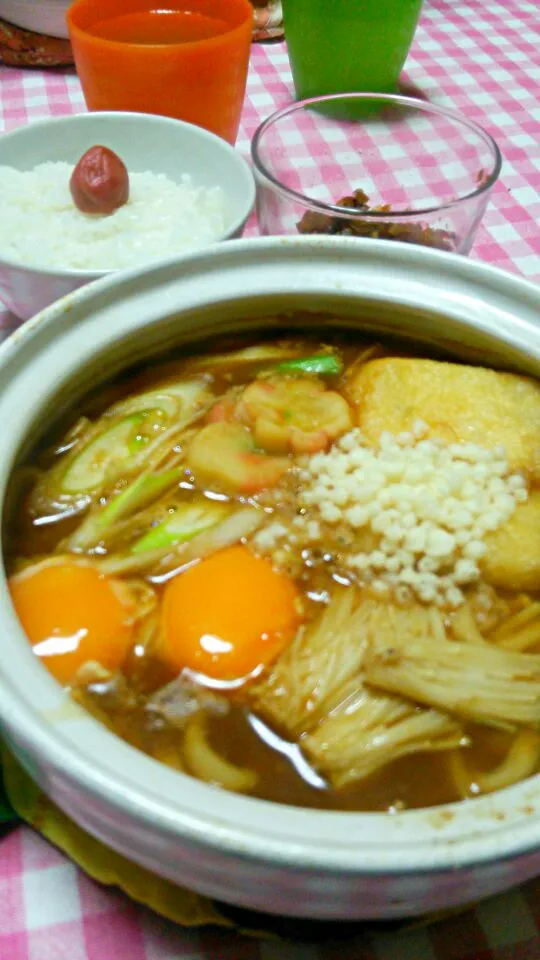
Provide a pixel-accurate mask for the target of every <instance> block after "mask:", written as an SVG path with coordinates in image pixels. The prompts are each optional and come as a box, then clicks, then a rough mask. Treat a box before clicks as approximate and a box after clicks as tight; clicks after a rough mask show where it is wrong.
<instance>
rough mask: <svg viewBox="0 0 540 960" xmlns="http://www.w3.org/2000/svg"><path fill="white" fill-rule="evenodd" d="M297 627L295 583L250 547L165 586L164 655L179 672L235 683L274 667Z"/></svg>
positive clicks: (218, 557) (234, 550) (202, 565)
mask: <svg viewBox="0 0 540 960" xmlns="http://www.w3.org/2000/svg"><path fill="white" fill-rule="evenodd" d="M299 623H300V615H299V609H298V594H297V591H296V588H295V586H294V584H293V583H292V581H291V580H290V579H289V578H288V577H286V576H285V575H283V574H281V573H278V572H277V571H276V570H274V568H273V567H272V565H271V564H270V563H269V561H268V560H265V559H262V558H260V557H256V556H255V555H254V554H252V553H251V551H250V550H248V548H247V547H243V546H234V547H227V548H226V549H224V550H220V551H219V552H218V553H216V554H214V555H213V556H212V557H209V558H208V559H207V560H202V561H201V562H199V563H197V564H196V565H195V566H193V567H190V568H189V569H188V570H186V571H185V572H184V573H181V574H179V575H178V576H177V577H175V578H174V579H173V580H171V581H170V582H169V583H168V584H167V586H166V588H165V591H164V596H163V605H162V614H161V638H162V639H161V644H162V649H161V653H162V657H163V659H164V660H165V661H166V662H167V664H168V665H169V666H170V667H171V668H172V669H173V670H175V671H177V672H179V671H180V670H182V669H183V668H185V667H188V668H190V669H191V670H194V671H196V672H198V673H201V674H204V675H205V676H207V677H211V678H214V679H218V680H234V679H240V678H243V677H247V676H249V675H250V674H252V673H253V672H254V671H255V670H256V669H257V668H258V667H260V666H263V665H265V664H267V663H269V662H270V661H271V660H273V659H274V658H275V657H276V656H277V655H278V654H279V653H280V651H281V650H282V649H283V648H284V647H285V646H286V645H287V644H288V643H290V641H291V640H292V639H293V637H294V634H295V632H296V630H297V628H298V626H299Z"/></svg>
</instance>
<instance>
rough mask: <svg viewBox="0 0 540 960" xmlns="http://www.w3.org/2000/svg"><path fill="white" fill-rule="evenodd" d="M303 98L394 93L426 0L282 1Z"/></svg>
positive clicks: (294, 71) (299, 93)
mask: <svg viewBox="0 0 540 960" xmlns="http://www.w3.org/2000/svg"><path fill="white" fill-rule="evenodd" d="M282 2H283V16H284V22H285V39H286V40H287V45H288V50H289V59H290V62H291V70H292V75H293V80H294V87H295V91H296V96H297V98H298V99H299V100H304V99H306V98H307V97H317V96H321V95H324V94H328V93H347V92H351V91H355V92H372V93H393V92H395V91H396V89H397V82H398V79H399V74H400V72H401V68H402V67H403V64H404V63H405V60H406V58H407V54H408V52H409V49H410V47H411V44H412V41H413V37H414V32H415V30H416V25H417V23H418V19H419V17H420V11H421V9H422V0H282Z"/></svg>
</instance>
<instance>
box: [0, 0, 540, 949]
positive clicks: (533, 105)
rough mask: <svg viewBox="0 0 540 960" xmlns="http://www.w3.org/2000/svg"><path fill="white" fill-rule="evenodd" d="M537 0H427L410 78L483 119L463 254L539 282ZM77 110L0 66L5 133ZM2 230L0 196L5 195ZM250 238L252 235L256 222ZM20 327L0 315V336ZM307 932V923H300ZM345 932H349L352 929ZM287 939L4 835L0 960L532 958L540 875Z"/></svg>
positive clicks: (258, 67)
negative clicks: (181, 920)
mask: <svg viewBox="0 0 540 960" xmlns="http://www.w3.org/2000/svg"><path fill="white" fill-rule="evenodd" d="M539 50H540V5H539V0H426V4H425V8H424V13H423V17H422V20H421V23H420V26H419V29H418V31H417V35H416V38H415V43H414V46H413V49H412V51H411V54H410V57H409V59H408V61H407V70H406V77H405V79H406V80H407V81H408V82H409V83H410V84H412V85H414V86H416V87H417V88H419V89H420V90H421V91H422V93H423V94H424V95H425V96H427V97H428V98H429V99H430V100H432V101H433V102H435V103H439V104H442V105H445V106H449V107H453V108H455V109H458V110H461V111H462V112H463V113H465V114H467V115H468V116H469V117H470V118H471V119H474V120H476V121H478V123H480V124H481V125H482V126H484V127H486V128H487V129H488V130H489V131H490V132H491V133H492V134H493V136H494V137H495V139H496V140H497V141H498V143H499V146H500V147H501V150H502V153H503V155H504V169H503V174H502V177H501V179H500V181H499V183H498V184H497V186H496V188H495V191H494V194H493V198H492V202H491V204H490V207H489V208H488V211H487V213H486V215H485V218H484V221H483V223H482V225H481V227H480V230H479V232H478V235H477V238H476V242H475V244H474V247H473V251H472V256H474V257H477V258H480V259H482V260H486V261H489V262H490V263H493V264H496V265H497V266H499V267H503V268H504V269H507V270H512V271H514V272H516V273H521V274H523V275H524V276H526V277H527V278H528V279H531V280H536V281H540V231H539V229H538V222H539V220H540V105H539V99H538V89H539V84H540V54H539ZM291 95H292V85H291V79H290V73H289V67H288V60H287V52H286V49H285V47H284V46H283V45H282V44H279V45H275V46H258V47H254V49H253V54H252V61H251V70H250V75H249V81H248V92H247V99H246V104H245V109H244V114H243V121H242V127H241V130H240V136H239V140H238V147H239V149H240V150H241V151H242V152H244V153H246V154H247V153H248V150H249V141H250V138H251V136H252V135H253V133H254V131H255V129H256V127H257V125H258V124H259V123H260V121H261V119H262V118H263V117H266V116H267V115H268V114H269V113H271V112H272V111H273V110H275V109H277V108H278V107H282V106H284V105H285V104H287V103H288V102H289V101H290V100H291ZM82 110H84V101H83V98H82V94H81V91H80V87H79V84H78V81H77V78H76V77H75V76H74V75H73V74H72V73H71V72H62V71H58V72H54V71H53V72H39V71H28V72H25V71H19V70H16V69H10V68H2V67H0V130H1V129H5V130H10V129H13V128H14V127H16V126H19V125H20V124H23V123H29V122H31V121H33V120H35V119H37V118H40V117H46V116H56V115H59V114H65V113H76V112H80V111H82ZM0 228H1V203H0ZM249 232H250V233H252V234H253V233H256V226H255V224H253V223H252V224H251V225H250V228H249ZM15 326H16V321H15V320H14V319H13V318H12V317H10V316H9V315H8V314H6V313H5V312H4V313H1V312H0V338H1V337H2V336H6V335H7V334H8V332H9V331H10V330H12V329H14V328H15ZM302 929H303V928H302ZM349 934H350V935H349ZM326 935H327V931H326V929H325V936H324V937H323V936H322V933H321V935H319V937H318V939H317V940H316V941H315V942H310V941H308V940H303V941H302V942H298V943H292V944H290V943H288V944H286V945H283V944H280V943H276V942H260V941H256V940H249V939H247V938H243V937H239V936H236V935H234V934H232V933H228V932H223V931H215V930H210V929H204V930H198V931H186V930H183V929H180V928H177V927H174V926H173V925H172V924H170V923H168V922H167V921H165V920H162V919H160V918H159V917H157V916H155V915H153V914H151V913H150V911H148V910H145V909H144V908H142V907H139V906H136V905H135V904H133V903H131V902H130V901H128V900H127V898H125V897H124V896H123V895H122V894H121V893H119V892H117V891H114V890H108V889H103V888H101V887H99V886H98V885H97V884H95V883H94V882H93V881H91V880H89V879H88V878H87V877H85V876H84V875H83V874H82V873H81V872H80V871H79V870H78V869H77V868H76V867H75V866H73V865H72V864H71V863H69V862H68V861H67V860H66V859H65V857H63V856H62V855H61V854H60V853H58V852H57V851H56V850H54V849H53V848H52V847H50V846H49V845H48V844H47V843H46V842H45V841H44V840H42V839H41V838H40V837H38V836H37V835H35V834H33V833H32V832H31V831H30V830H28V829H26V828H19V829H17V830H16V831H14V832H13V833H11V834H9V835H7V836H6V837H5V838H4V839H3V840H0V960H540V881H537V882H531V883H529V884H527V885H526V886H525V887H523V888H521V889H520V890H515V891H513V892H511V893H508V894H506V895H504V896H501V897H497V898H495V899H492V900H490V901H487V902H486V903H483V904H481V905H480V906H478V907H477V908H476V909H475V910H469V911H467V912H466V913H463V914H461V915H460V916H456V917H453V918H452V919H447V920H443V921H439V922H438V923H435V924H431V925H430V926H429V927H418V928H416V929H414V930H411V931H409V932H407V933H395V932H394V933H392V932H390V931H381V930H376V929H374V928H372V927H362V926H360V925H359V926H358V928H357V929H356V930H355V931H353V932H352V933H351V932H350V929H349V928H347V937H346V938H344V939H342V938H340V937H338V934H337V933H336V932H335V931H334V932H333V933H332V934H331V935H330V938H329V939H326Z"/></svg>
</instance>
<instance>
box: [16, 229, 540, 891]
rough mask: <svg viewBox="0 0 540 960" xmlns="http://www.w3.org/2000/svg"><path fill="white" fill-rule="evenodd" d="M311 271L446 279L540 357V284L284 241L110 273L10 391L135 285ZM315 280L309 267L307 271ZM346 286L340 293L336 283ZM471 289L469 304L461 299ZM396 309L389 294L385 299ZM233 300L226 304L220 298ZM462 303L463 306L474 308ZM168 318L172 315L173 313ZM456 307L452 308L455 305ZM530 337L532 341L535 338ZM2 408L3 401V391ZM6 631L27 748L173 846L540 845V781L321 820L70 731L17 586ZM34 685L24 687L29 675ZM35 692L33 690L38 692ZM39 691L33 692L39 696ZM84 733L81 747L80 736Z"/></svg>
mask: <svg viewBox="0 0 540 960" xmlns="http://www.w3.org/2000/svg"><path fill="white" fill-rule="evenodd" d="M360 254H361V256H360ZM295 258H296V259H297V260H298V262H299V263H300V262H301V261H302V259H303V260H304V261H308V262H309V269H310V271H311V272H312V275H313V276H315V275H316V272H317V261H320V264H321V266H322V265H323V264H324V262H326V261H329V260H332V262H333V263H334V265H336V264H338V265H340V266H341V267H342V268H343V270H344V271H346V270H349V271H351V270H354V271H358V274H359V276H361V277H363V278H364V281H365V283H366V285H367V286H368V285H369V276H370V270H371V269H372V268H373V267H375V266H376V265H379V266H380V265H381V264H382V265H383V266H384V267H385V268H389V269H392V270H394V271H395V273H396V274H397V273H401V274H403V275H404V276H405V275H407V274H409V273H410V274H414V272H415V271H417V272H418V273H419V275H422V274H423V275H424V276H428V275H432V276H434V277H437V278H438V282H440V284H441V285H442V287H443V288H444V286H445V284H446V283H447V285H448V296H449V298H450V300H452V302H453V301H454V300H455V302H456V310H457V313H458V315H459V310H460V309H461V308H462V307H463V305H464V304H465V303H466V298H467V297H470V298H471V302H472V301H473V300H474V298H476V297H480V298H481V297H482V296H483V295H485V296H486V298H488V299H489V298H491V299H492V300H495V301H497V300H499V301H500V307H497V309H496V310H495V308H494V313H495V314H496V315H497V317H498V323H500V326H501V331H504V332H505V333H506V335H507V338H508V340H509V342H515V343H517V344H518V345H521V348H522V349H523V344H524V343H525V342H526V339H527V338H528V339H529V340H530V342H531V344H532V346H531V352H532V353H534V355H535V356H536V358H537V360H540V327H534V325H533V322H532V319H531V318H532V316H533V315H534V314H535V313H536V314H537V315H540V290H538V289H537V288H536V287H535V286H534V285H533V284H530V283H527V282H526V281H523V280H521V279H519V278H517V277H512V276H510V275H506V274H504V273H503V272H502V271H499V270H496V269H494V268H491V267H488V266H485V265H481V264H479V263H475V262H473V261H468V260H466V259H465V258H462V257H458V256H450V255H448V254H443V253H440V252H438V251H433V250H427V249H425V248H420V247H413V246H408V245H404V244H390V243H387V242H385V241H370V240H365V241H364V240H363V241H361V242H359V241H357V240H356V239H347V238H326V237H317V238H305V237H299V238H286V239H285V238H281V237H277V238H271V239H266V238H265V239H261V240H255V241H254V240H249V241H241V240H240V241H233V242H231V243H227V244H219V245H216V246H215V247H213V248H210V249H206V250H205V251H203V252H202V253H196V254H193V255H192V256H190V257H188V258H185V259H183V260H182V261H177V260H171V261H170V262H169V263H168V264H162V265H160V266H157V267H152V268H148V269H146V270H143V271H137V270H134V271H130V272H129V273H124V274H122V276H118V275H117V276H115V277H105V278H103V279H102V280H99V281H98V282H97V283H95V284H92V285H91V286H90V287H85V288H83V289H82V290H79V291H77V292H75V293H74V294H71V295H69V296H68V297H66V298H64V300H63V301H60V302H59V303H57V304H55V305H53V306H52V307H50V308H48V309H47V310H45V311H43V312H42V313H41V314H40V315H39V316H37V317H35V318H34V319H33V320H31V321H29V322H28V323H27V324H26V325H25V326H23V327H21V328H20V330H19V331H17V332H16V334H15V335H13V336H12V337H11V338H10V340H9V341H7V342H6V343H5V344H4V345H3V347H1V348H0V381H1V382H4V383H5V382H6V381H4V380H3V379H2V378H3V376H5V371H6V370H7V372H8V375H9V368H10V365H13V372H14V374H15V376H16V374H17V366H18V365H19V366H20V364H21V356H22V354H24V349H25V346H26V345H27V344H28V343H29V342H31V341H32V339H36V340H39V339H40V337H42V336H43V335H44V334H45V335H46V334H47V331H48V330H49V328H51V327H52V328H53V330H54V326H55V324H57V323H59V322H60V321H61V320H62V319H64V320H65V318H66V316H67V315H69V316H70V317H72V318H73V322H74V323H75V324H79V322H80V323H81V326H79V327H78V330H79V331H80V330H81V329H83V327H84V319H85V316H86V317H88V318H90V317H91V314H92V310H93V309H97V307H98V306H99V304H100V302H104V301H107V303H109V304H110V303H114V302H115V299H116V300H120V299H121V298H122V296H123V292H124V294H125V295H127V292H128V291H129V289H130V285H131V288H133V283H134V281H135V282H136V283H137V290H139V289H140V290H141V291H142V294H143V300H144V292H145V291H146V290H147V289H148V288H149V287H159V286H160V285H161V284H162V282H165V280H166V279H167V278H170V277H171V275H176V276H177V275H178V273H181V274H182V276H183V277H184V278H185V281H186V283H188V284H189V281H190V279H193V278H194V277H197V273H198V271H199V272H200V273H203V274H204V275H205V277H204V279H205V281H207V278H208V274H209V273H210V274H213V273H215V274H216V276H219V278H220V283H221V279H222V276H223V270H224V268H227V267H228V268H229V270H230V269H231V266H234V263H235V261H238V263H242V264H245V263H246V262H251V263H253V262H259V263H264V264H265V269H266V268H267V267H268V270H269V271H270V272H271V271H272V270H274V273H276V275H277V272H279V269H280V261H281V268H282V267H283V263H284V262H285V259H287V261H288V262H290V261H291V260H293V261H294V260H295ZM299 272H301V271H299ZM336 286H337V287H339V283H337V284H336ZM451 288H453V289H458V288H459V291H460V292H459V296H457V295H455V294H454V293H451V292H450V291H451ZM380 296H381V299H384V296H385V294H384V292H382V293H381V294H380ZM217 299H219V296H218V297H217ZM509 303H514V304H515V305H516V308H517V306H518V305H521V308H522V311H524V312H525V314H526V315H527V316H526V319H521V318H520V317H517V316H514V315H513V314H512V312H511V311H509V310H508V304H509ZM460 304H461V306H460ZM164 309H166V307H165V308H164ZM449 309H450V308H449ZM524 338H525V339H524ZM0 405H1V395H0ZM0 606H1V609H2V614H3V628H4V630H5V631H6V632H7V633H8V634H10V635H12V636H15V637H17V640H18V642H20V649H19V647H17V663H16V664H15V665H13V664H11V663H8V664H7V665H6V664H0V687H1V696H0V718H1V719H2V721H3V722H4V723H5V724H6V727H7V729H8V730H9V731H10V736H12V737H13V739H14V741H15V742H16V744H17V746H18V747H19V748H20V749H21V751H22V752H23V753H24V751H27V752H28V754H29V755H30V756H33V757H34V758H39V762H40V763H41V764H42V766H43V768H45V769H46V770H48V771H49V772H48V776H49V777H50V778H51V779H52V780H53V781H54V771H55V770H56V771H59V772H61V773H62V775H63V776H64V777H65V775H66V773H69V776H70V777H71V779H72V781H73V782H75V783H77V784H80V785H82V786H83V787H84V788H85V790H86V791H87V793H88V795H90V796H93V797H95V798H96V799H101V800H104V801H105V802H106V803H108V804H110V805H111V807H112V808H114V809H116V810H118V811H125V812H126V813H127V814H129V816H130V818H131V819H132V820H133V819H134V820H136V821H137V822H138V823H139V824H140V826H141V828H146V829H148V830H151V829H152V828H153V827H159V829H160V831H161V832H162V833H163V834H165V835H167V834H168V835H170V836H171V838H172V837H174V836H175V835H176V836H178V835H182V836H183V837H187V838H188V839H189V840H191V841H192V842H193V843H194V844H199V845H202V846H204V845H209V844H210V845H211V846H212V847H214V848H216V849H219V850H220V851H221V852H222V853H224V854H225V855H230V856H231V857H232V856H238V855H239V854H240V855H241V856H244V857H245V858H246V859H247V860H253V861H257V860H258V861H260V860H262V861H265V862H267V863H270V864H275V865H276V866H279V865H282V864H287V865H288V867H289V868H294V867H297V868H298V869H301V868H314V869H317V870H318V871H319V872H323V873H324V872H325V871H328V872H332V871H336V870H338V871H340V872H342V873H350V874H351V875H354V874H357V873H362V874H366V873H368V874H369V873H370V872H372V873H373V874H375V873H377V874H381V873H388V874H392V873H401V874H403V873H416V874H418V873H426V872H427V873H429V872H441V871H445V870H448V869H452V870H455V869H461V868H465V867H468V866H471V865H475V864H481V863H485V862H488V861H497V862H501V861H504V860H506V859H508V858H514V857H516V856H518V855H520V854H522V853H524V852H526V851H531V850H533V849H537V848H538V847H540V777H535V778H532V779H531V780H529V781H526V782H525V783H522V784H519V785H517V786H515V787H512V788H509V789H507V790H504V791H501V792H499V793H497V794H495V795H492V796H489V797H484V798H481V799H477V800H473V801H470V802H467V803H463V804H453V805H449V806H446V807H442V808H436V809H432V810H420V811H407V812H404V813H400V814H395V815H388V814H376V813H372V814H358V813H334V812H328V811H313V810H304V809H298V808H292V807H287V806H281V805H277V804H273V803H268V802H265V801H260V800H255V799H250V798H247V797H241V796H237V795H234V794H229V793H226V792H224V791H219V790H216V789H215V788H213V787H210V786H207V785H205V784H203V783H200V782H199V781H196V780H193V779H192V778H190V777H186V776H184V775H182V774H177V773H175V772H173V771H171V770H169V769H168V768H166V767H165V766H163V765H162V764H159V763H157V762H156V761H154V760H152V759H150V758H149V757H146V756H145V755H143V754H142V753H139V752H138V751H136V750H134V749H133V748H131V747H129V746H128V745H127V744H125V743H123V742H122V741H120V740H119V739H118V738H117V737H115V736H114V735H112V734H110V733H109V732H108V731H107V730H106V729H105V728H104V727H102V726H101V725H100V724H98V723H97V722H95V721H94V720H92V719H91V718H89V717H87V716H86V715H84V716H83V715H82V714H81V713H79V712H77V708H73V710H74V711H76V715H75V714H73V717H72V718H71V719H70V718H69V717H68V718H67V719H68V721H69V722H64V721H65V720H66V716H64V717H61V716H60V711H59V710H57V711H56V714H55V711H54V710H53V711H50V712H49V713H47V711H44V710H42V709H40V705H41V704H43V703H45V704H47V703H53V702H58V696H59V694H58V687H57V685H56V684H55V683H54V681H53V680H52V679H51V678H50V677H49V676H48V675H47V674H46V673H45V671H44V670H42V668H41V666H40V665H39V664H38V663H36V662H35V659H34V657H33V655H32V654H31V652H30V650H29V648H28V647H27V645H26V643H25V640H24V637H23V635H22V631H21V629H20V626H19V624H18V622H17V620H16V618H15V615H14V613H13V610H12V608H11V604H10V602H9V598H8V594H7V590H6V584H5V580H4V579H2V581H1V582H0ZM22 675H24V677H25V682H24V684H23V683H22V682H21V681H20V680H19V677H20V676H22ZM28 688H30V690H29V689H28ZM30 691H31V692H30ZM78 732H79V733H80V740H78Z"/></svg>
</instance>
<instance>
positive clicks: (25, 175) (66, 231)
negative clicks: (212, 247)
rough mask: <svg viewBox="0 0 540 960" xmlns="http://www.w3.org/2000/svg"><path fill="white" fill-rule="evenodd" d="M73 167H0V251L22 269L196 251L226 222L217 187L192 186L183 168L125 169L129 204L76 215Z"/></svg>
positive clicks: (141, 260) (125, 262) (93, 265)
mask: <svg viewBox="0 0 540 960" xmlns="http://www.w3.org/2000/svg"><path fill="white" fill-rule="evenodd" d="M72 172H73V166H72V165H71V164H69V163H63V162H50V163H42V164H39V165H38V166H36V167H34V169H33V170H27V171H21V170H16V169H15V168H13V167H7V166H0V184H1V187H2V230H1V231H0V257H2V258H5V259H6V260H10V261H12V262H20V263H22V264H24V265H25V266H27V267H37V268H49V269H61V270H92V271H108V270H115V269H117V270H121V269H124V268H128V267H134V266H138V265H142V264H146V263H148V262H150V261H152V260H159V259H161V258H163V257H168V256H174V255H175V254H182V253H186V252H188V251H191V250H196V249H197V248H199V247H203V246H205V245H207V244H208V243H212V242H213V241H214V240H216V239H217V238H218V237H220V236H221V235H222V234H223V232H224V230H225V228H226V198H225V194H224V191H223V190H222V188H221V187H219V186H214V187H210V188H206V187H196V186H195V185H194V184H193V181H192V178H191V177H190V176H189V175H188V174H184V175H183V176H182V178H181V181H180V183H174V182H173V181H172V180H171V179H170V178H169V177H167V176H166V175H165V174H163V173H150V172H144V173H130V174H129V184H130V195H129V200H128V202H127V203H126V204H125V205H124V206H122V207H119V209H118V210H116V211H115V212H114V213H112V214H110V215H108V216H102V215H95V214H86V213H82V212H81V211H80V210H79V209H78V208H77V207H76V206H75V204H74V202H73V199H72V197H71V193H70V189H69V180H70V177H71V174H72Z"/></svg>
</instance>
